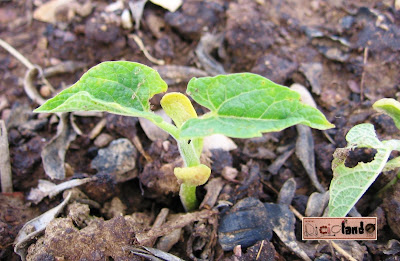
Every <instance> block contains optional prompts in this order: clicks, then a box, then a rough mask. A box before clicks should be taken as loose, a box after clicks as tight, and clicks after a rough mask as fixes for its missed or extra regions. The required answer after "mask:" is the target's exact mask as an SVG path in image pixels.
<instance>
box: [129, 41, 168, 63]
mask: <svg viewBox="0 0 400 261" xmlns="http://www.w3.org/2000/svg"><path fill="white" fill-rule="evenodd" d="M128 37H129V38H131V39H133V40H134V41H135V43H136V44H137V45H138V46H139V48H140V50H142V52H143V54H144V56H146V58H147V59H149V61H150V62H152V63H155V64H158V65H164V64H165V61H164V60H160V59H157V58H154V57H153V56H151V54H150V53H149V52H148V51H147V49H146V47H145V46H144V44H143V41H142V39H140V37H139V36H137V35H136V34H130V35H128Z"/></svg>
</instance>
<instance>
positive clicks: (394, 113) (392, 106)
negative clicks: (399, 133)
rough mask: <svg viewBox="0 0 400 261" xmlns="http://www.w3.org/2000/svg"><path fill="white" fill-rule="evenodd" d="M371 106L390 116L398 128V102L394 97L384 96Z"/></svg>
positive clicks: (399, 124) (399, 106)
mask: <svg viewBox="0 0 400 261" xmlns="http://www.w3.org/2000/svg"><path fill="white" fill-rule="evenodd" d="M372 107H373V108H374V109H375V110H377V111H379V112H383V113H386V114H387V115H389V116H390V117H392V119H393V121H394V123H395V124H396V127H397V128H398V129H400V102H398V101H396V100H395V99H389V98H385V99H380V100H379V101H377V102H375V103H374V105H373V106H372Z"/></svg>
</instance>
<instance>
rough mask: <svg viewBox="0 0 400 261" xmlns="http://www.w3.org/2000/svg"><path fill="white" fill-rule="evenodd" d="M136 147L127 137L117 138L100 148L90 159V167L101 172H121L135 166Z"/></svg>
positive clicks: (117, 173)
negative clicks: (94, 156) (105, 146)
mask: <svg viewBox="0 0 400 261" xmlns="http://www.w3.org/2000/svg"><path fill="white" fill-rule="evenodd" d="M136 156H137V151H136V148H135V147H134V146H133V145H132V143H131V142H130V141H129V140H128V139H124V138H122V139H118V140H114V141H112V142H111V143H110V145H109V146H108V147H107V148H104V149H100V150H99V151H98V153H97V156H96V158H94V159H93V160H92V167H93V168H95V169H97V170H98V171H99V172H101V173H109V174H116V175H119V174H123V173H126V172H128V171H130V170H133V169H134V168H135V166H136Z"/></svg>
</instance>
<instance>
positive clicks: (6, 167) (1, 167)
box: [0, 120, 13, 193]
mask: <svg viewBox="0 0 400 261" xmlns="http://www.w3.org/2000/svg"><path fill="white" fill-rule="evenodd" d="M0 176H1V191H2V192H3V193H4V192H13V185H12V173H11V165H10V152H9V149H8V136H7V128H6V125H5V123H4V121H3V120H0Z"/></svg>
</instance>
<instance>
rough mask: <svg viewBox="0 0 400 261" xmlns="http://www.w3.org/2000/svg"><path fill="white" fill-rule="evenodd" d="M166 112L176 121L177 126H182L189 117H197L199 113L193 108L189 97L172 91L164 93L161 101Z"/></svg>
mask: <svg viewBox="0 0 400 261" xmlns="http://www.w3.org/2000/svg"><path fill="white" fill-rule="evenodd" d="M160 104H161V106H162V107H163V109H164V111H165V113H166V114H167V115H168V116H169V117H171V119H172V120H173V121H174V122H175V125H176V127H178V128H180V127H181V126H182V124H183V123H184V122H185V121H187V120H188V119H192V118H197V113H196V111H195V110H194V108H193V105H192V103H191V102H190V100H189V98H188V97H186V96H185V95H184V94H182V93H179V92H171V93H167V94H165V95H164V97H163V98H162V99H161V101H160Z"/></svg>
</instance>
